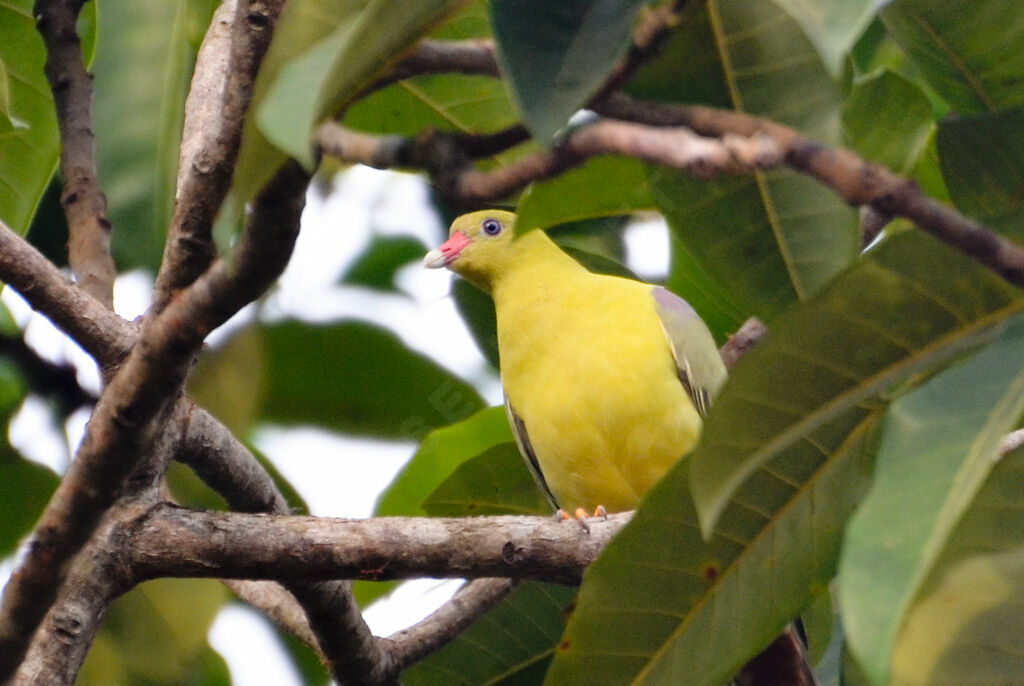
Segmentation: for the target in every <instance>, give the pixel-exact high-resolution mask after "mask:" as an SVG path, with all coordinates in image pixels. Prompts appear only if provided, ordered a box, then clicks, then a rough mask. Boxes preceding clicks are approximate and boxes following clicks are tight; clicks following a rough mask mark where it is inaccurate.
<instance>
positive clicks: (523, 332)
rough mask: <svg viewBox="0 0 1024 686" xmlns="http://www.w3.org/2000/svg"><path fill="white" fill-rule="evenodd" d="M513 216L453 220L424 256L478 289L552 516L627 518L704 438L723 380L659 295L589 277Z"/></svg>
mask: <svg viewBox="0 0 1024 686" xmlns="http://www.w3.org/2000/svg"><path fill="white" fill-rule="evenodd" d="M515 222H516V215H514V214H512V213H511V212H504V211H500V210H485V211H482V212H473V213H470V214H466V215H463V216H461V217H459V218H458V219H456V220H455V221H454V222H453V223H452V226H451V231H450V233H449V238H448V240H447V241H446V242H445V243H444V244H443V245H442V246H441V247H440V248H438V249H436V250H431V251H430V252H429V253H427V255H426V257H425V258H424V264H425V265H426V266H427V267H431V268H439V267H448V268H449V269H451V270H452V271H454V272H455V273H456V274H458V275H460V276H462V277H463V278H464V279H466V280H467V281H469V282H470V283H472V284H474V285H475V286H477V287H479V288H480V289H482V290H483V291H485V292H486V293H488V294H489V295H490V296H491V298H492V299H493V300H494V306H495V311H496V313H497V323H498V355H499V360H500V367H501V381H502V385H503V386H504V390H505V406H506V409H507V411H508V416H509V423H510V424H511V425H512V428H513V431H514V433H515V436H516V441H517V443H518V444H519V448H520V450H521V452H522V453H523V456H524V457H525V458H526V461H527V464H528V465H529V466H530V467H531V471H532V472H533V474H534V476H535V477H536V479H537V482H538V484H539V485H540V487H541V488H542V489H543V490H544V492H545V494H546V495H547V496H548V499H549V500H550V501H551V503H552V504H553V505H554V507H555V508H557V509H560V510H561V511H563V512H579V511H581V510H583V511H586V512H591V511H594V510H597V509H600V508H604V509H605V510H606V511H609V512H620V511H625V510H631V509H634V508H635V507H636V506H637V504H638V502H639V500H640V498H641V497H642V496H643V494H644V493H645V492H646V491H647V489H648V488H650V486H651V485H653V484H654V482H655V481H657V480H658V479H659V478H660V477H661V476H662V475H663V474H664V473H665V472H666V471H667V470H668V469H669V467H671V466H672V465H673V464H674V463H675V462H676V461H677V460H678V459H679V458H680V457H681V456H683V455H685V454H686V453H687V452H689V451H690V450H691V449H692V448H693V447H694V445H695V444H696V443H697V439H698V437H699V436H700V430H701V425H702V422H703V416H704V414H705V413H706V411H707V409H708V404H709V402H710V400H711V399H712V398H713V397H714V396H715V394H716V393H717V391H718V389H719V387H720V386H721V385H722V383H723V382H724V381H725V377H726V372H725V367H724V365H723V364H722V360H721V357H720V356H719V354H718V349H717V348H716V346H715V342H714V339H713V338H712V336H711V333H710V332H709V331H708V328H707V326H705V324H704V322H703V321H701V319H700V317H699V316H698V315H697V313H696V312H695V311H694V310H693V308H692V307H690V306H689V305H688V304H687V303H686V302H685V301H684V300H682V299H681V298H679V297H678V296H676V295H674V294H673V293H671V292H670V291H668V290H666V289H665V288H662V287H660V286H652V285H651V284H646V283H642V282H639V281H634V280H631V279H625V278H620V277H615V276H606V275H601V274H594V273H592V272H590V271H587V270H586V269H585V268H584V267H583V266H582V265H580V264H579V263H578V262H576V261H575V260H574V259H573V258H572V257H570V256H569V255H568V254H566V253H565V252H563V251H562V249H561V248H559V247H558V246H557V245H555V243H554V242H553V241H552V240H551V239H550V238H548V236H547V235H546V234H545V233H544V232H543V231H540V230H534V231H529V232H520V233H518V234H517V232H516V230H515Z"/></svg>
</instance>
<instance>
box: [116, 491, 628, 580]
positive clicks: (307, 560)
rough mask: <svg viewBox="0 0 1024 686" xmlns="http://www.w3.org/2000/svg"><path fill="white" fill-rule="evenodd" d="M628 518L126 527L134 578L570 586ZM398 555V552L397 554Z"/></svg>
mask: <svg viewBox="0 0 1024 686" xmlns="http://www.w3.org/2000/svg"><path fill="white" fill-rule="evenodd" d="M628 519H629V515H628V514H624V515H620V514H616V515H610V516H609V517H608V519H607V520H603V519H594V520H588V522H587V524H588V526H589V528H590V531H589V533H587V532H586V531H585V530H584V529H583V527H580V526H574V525H572V523H569V524H566V523H564V522H561V521H559V520H557V519H555V518H552V517H524V516H496V517H472V518H432V517H411V518H410V517H378V518H373V519H363V520H347V519H327V518H321V517H300V516H269V515H262V514H244V513H238V512H200V511H194V510H186V509H183V508H179V507H175V506H171V505H160V506H157V507H154V508H153V509H152V510H151V511H150V512H149V513H147V514H146V516H144V517H142V518H141V519H139V520H138V521H135V522H133V523H132V524H131V531H130V532H129V533H128V534H127V535H128V536H129V538H130V540H131V545H130V546H128V548H129V550H128V552H127V554H128V555H129V556H130V557H131V561H132V567H133V569H134V570H135V572H136V574H137V576H138V578H139V579H140V580H144V579H149V578H156V577H161V576H188V577H221V578H233V579H272V580H277V581H292V580H318V579H367V580H371V581H385V580H392V579H408V578H415V577H422V576H430V577H437V578H480V577H515V578H522V579H544V580H546V581H553V582H555V583H563V584H570V585H572V584H578V583H579V582H580V579H581V578H582V575H583V570H584V569H585V568H586V566H587V565H588V564H590V562H591V561H592V560H593V559H594V558H595V557H596V556H597V554H598V552H600V550H601V548H602V547H603V546H604V544H605V543H606V542H607V541H608V540H609V539H610V538H611V537H612V536H613V535H614V534H615V533H617V532H618V531H619V529H621V528H622V526H623V525H624V524H625V522H626V521H627V520H628ZM398 551H401V552H400V553H399V552H398Z"/></svg>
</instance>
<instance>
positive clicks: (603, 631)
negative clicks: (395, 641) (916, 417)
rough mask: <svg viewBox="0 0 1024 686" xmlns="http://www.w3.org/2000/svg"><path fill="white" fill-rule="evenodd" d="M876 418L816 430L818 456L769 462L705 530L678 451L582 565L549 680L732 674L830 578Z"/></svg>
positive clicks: (692, 679)
mask: <svg viewBox="0 0 1024 686" xmlns="http://www.w3.org/2000/svg"><path fill="white" fill-rule="evenodd" d="M713 412H714V409H712V413H713ZM874 424H875V421H874V417H870V416H869V417H868V418H867V419H866V420H865V421H861V422H860V423H859V424H858V425H857V426H856V428H855V429H854V430H853V432H852V433H850V432H849V431H847V430H846V429H847V427H837V429H834V430H832V431H831V432H830V433H829V435H828V436H819V438H821V439H822V440H821V444H820V445H821V446H822V447H821V452H816V454H815V458H816V459H803V460H801V459H793V456H786V458H787V459H785V460H777V461H776V462H774V463H773V464H772V472H771V474H770V475H769V474H768V473H763V474H761V475H760V477H761V478H759V479H757V484H756V486H754V487H751V488H749V489H745V490H744V492H743V493H741V494H738V495H737V497H736V498H735V500H734V501H733V502H732V503H730V506H729V508H728V509H727V511H726V514H725V515H724V516H723V519H722V524H721V526H720V528H719V529H718V530H716V533H715V535H714V536H713V537H712V538H711V540H709V541H705V540H704V538H702V536H701V534H700V529H699V526H698V522H697V514H696V510H695V509H694V506H693V501H692V500H691V499H690V498H689V497H688V490H689V489H688V486H687V465H686V464H685V462H686V460H685V459H684V460H683V462H681V463H680V464H678V465H676V467H674V468H673V469H672V470H671V471H670V472H669V473H668V475H667V476H666V477H665V478H664V479H662V480H661V481H659V482H658V483H657V484H656V485H655V486H654V488H652V489H651V492H650V493H649V494H648V496H647V497H646V498H645V499H644V500H643V501H642V502H641V505H640V508H639V509H638V510H637V513H636V515H635V516H634V517H633V519H632V520H631V521H630V523H629V524H628V525H627V526H626V528H625V529H624V530H623V531H622V532H621V533H620V534H619V535H618V536H616V537H615V538H614V539H613V540H612V542H611V543H610V544H609V545H608V547H607V548H606V549H605V550H604V551H603V552H602V554H601V556H600V557H599V558H598V559H597V560H596V561H595V562H594V563H593V564H592V565H591V566H590V568H589V569H588V570H587V572H586V574H585V575H584V580H583V585H582V587H581V588H580V596H579V600H578V602H577V607H576V610H575V612H574V613H573V616H572V618H571V619H570V622H569V627H568V628H567V630H566V633H565V636H564V637H563V639H562V642H561V643H560V645H559V648H558V650H557V651H556V654H555V660H554V662H553V664H552V666H551V669H550V670H549V672H548V677H547V680H546V681H545V684H548V685H550V686H555V685H556V684H591V683H600V684H605V685H608V686H614V685H616V684H649V685H653V684H664V685H665V686H668V685H670V684H678V683H681V680H685V683H686V684H687V685H688V686H718V685H719V684H722V683H726V682H728V680H729V678H730V677H732V676H733V675H734V674H735V673H736V672H737V671H738V670H739V669H740V668H741V667H742V666H743V664H744V663H745V662H746V661H747V660H748V659H749V658H751V657H753V656H754V655H756V654H757V653H758V652H760V651H761V650H762V649H763V648H764V647H765V646H767V645H768V644H769V643H770V642H771V641H772V640H773V639H774V638H775V637H776V636H777V635H778V633H779V632H780V631H781V630H782V629H783V627H784V626H785V625H786V623H787V622H789V621H790V620H792V619H793V617H795V616H796V615H797V614H798V613H799V612H800V611H801V610H802V609H803V608H805V607H806V606H807V605H809V604H810V603H811V601H812V599H813V598H814V597H815V595H818V594H821V593H822V592H825V590H826V589H827V584H828V580H829V579H830V578H831V577H832V575H833V574H834V570H835V560H836V556H837V554H838V550H839V544H840V537H841V534H842V530H843V525H844V523H845V520H846V517H847V516H848V515H849V514H850V513H851V512H852V511H853V509H854V507H855V505H856V503H857V502H858V500H859V496H860V494H861V493H862V492H863V491H864V490H866V488H867V485H868V483H869V474H870V462H871V461H870V457H871V452H870V449H869V448H870V446H871V440H870V439H871V435H872V428H873V426H874ZM819 433H824V432H819ZM799 457H802V456H799ZM794 482H796V483H800V484H801V485H800V487H799V489H798V490H795V489H794V488H793V487H791V486H789V485H786V484H791V483H794ZM787 500H788V502H787ZM608 627H615V630H614V631H609V630H608Z"/></svg>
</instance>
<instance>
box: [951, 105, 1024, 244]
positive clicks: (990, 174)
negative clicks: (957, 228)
mask: <svg viewBox="0 0 1024 686" xmlns="http://www.w3.org/2000/svg"><path fill="white" fill-rule="evenodd" d="M1021 131H1024V107H1017V108H1014V109H1011V110H1005V111H1002V112H997V113H994V114H987V115H980V116H972V117H961V118H957V119H948V120H945V121H942V122H940V124H939V131H938V136H937V138H936V141H937V145H938V153H939V162H940V164H941V166H942V176H943V178H944V179H945V181H946V185H947V186H948V187H949V195H950V197H951V198H952V199H953V202H954V203H956V206H957V207H958V208H959V209H960V210H961V211H963V212H964V213H965V214H968V215H970V216H972V217H975V218H977V219H979V220H980V221H983V222H985V223H987V224H989V225H990V226H992V227H993V228H995V229H998V230H999V231H1002V232H1004V233H1006V234H1008V235H1010V236H1011V237H1013V238H1015V239H1016V240H1018V241H1021V240H1024V194H1022V193H1021V189H1022V188H1024V141H1022V140H1021Z"/></svg>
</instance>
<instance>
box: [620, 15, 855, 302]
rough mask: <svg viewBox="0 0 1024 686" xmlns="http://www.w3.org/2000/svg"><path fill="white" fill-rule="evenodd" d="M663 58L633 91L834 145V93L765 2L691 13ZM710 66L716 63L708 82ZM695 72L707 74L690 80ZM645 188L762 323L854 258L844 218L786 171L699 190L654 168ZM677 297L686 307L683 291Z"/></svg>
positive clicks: (849, 223)
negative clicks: (752, 118)
mask: <svg viewBox="0 0 1024 686" xmlns="http://www.w3.org/2000/svg"><path fill="white" fill-rule="evenodd" d="M666 50H667V53H668V54H669V55H673V56H674V60H675V61H676V62H677V64H676V66H675V68H673V69H669V68H667V67H665V66H664V64H663V63H656V64H655V65H653V67H652V69H653V70H654V72H653V73H654V74H655V75H657V74H662V75H663V76H662V77H661V78H665V79H671V81H668V82H667V83H664V84H661V85H660V86H658V85H657V84H656V83H654V81H656V80H657V79H656V78H655V76H652V75H646V74H644V73H643V72H641V74H640V75H638V78H640V77H643V79H644V80H643V81H642V84H643V87H642V91H643V92H654V93H656V94H657V95H658V97H660V98H664V99H672V100H676V101H681V102H688V101H691V100H692V99H693V98H695V97H700V98H703V99H705V101H708V102H711V103H712V104H722V103H723V102H724V103H726V104H728V105H731V106H732V107H735V108H737V109H741V110H744V111H747V112H750V113H752V114H757V115H760V116H765V117H768V118H771V119H775V120H777V121H781V122H784V123H786V124H789V125H791V126H794V127H795V128H797V129H800V130H801V131H803V132H804V133H806V134H808V135H809V136H811V137H813V138H815V139H816V140H818V141H820V142H822V143H826V144H838V143H839V130H840V129H839V106H840V102H841V92H840V89H839V87H838V85H837V84H836V83H835V82H834V81H833V80H832V79H831V78H830V77H829V75H828V73H827V72H826V70H825V69H824V67H823V66H822V64H821V62H820V61H819V59H818V56H817V54H816V53H815V51H814V49H813V47H812V46H811V45H810V43H809V42H808V41H807V39H806V38H805V37H804V35H803V33H802V32H801V30H800V28H799V27H798V26H797V25H796V23H795V22H794V21H793V20H792V19H790V18H789V16H788V15H786V14H785V12H783V11H782V10H781V9H779V8H778V7H776V6H775V5H773V4H771V3H765V2H761V3H751V2H739V1H737V0H711V1H710V2H708V3H707V7H706V15H705V16H701V15H695V16H693V17H692V18H691V19H690V21H689V22H688V25H687V26H685V27H683V29H682V30H681V31H680V33H679V35H678V37H674V38H673V40H672V42H670V44H669V46H668V47H667V49H666ZM705 53H711V54H710V55H707V54H705ZM666 61H668V59H667V58H666ZM711 62H715V63H716V64H717V66H716V67H715V70H716V71H712V72H711V73H710V74H709V73H707V72H708V67H707V65H708V64H709V63H711ZM691 64H692V65H695V66H694V67H692V68H691V67H689V66H688V65H691ZM696 65H701V68H702V69H703V70H705V73H701V74H694V75H693V78H692V79H691V78H690V77H689V73H690V72H691V71H693V70H694V69H695V68H696ZM716 72H717V74H716ZM712 75H717V89H718V90H717V92H715V90H714V88H713V87H714V86H715V84H714V82H713V81H712ZM691 82H692V83H693V84H694V86H693V87H692V88H691V87H690V85H689V84H690V83H691ZM650 187H651V191H652V194H653V195H654V199H655V201H656V202H657V204H658V206H659V208H660V209H661V211H662V213H663V214H664V215H665V217H666V218H667V219H668V221H669V226H670V227H671V228H672V230H673V233H674V234H675V236H676V238H677V239H678V240H679V241H680V242H681V243H682V244H683V245H685V247H686V251H687V253H688V254H689V255H690V256H691V257H692V258H693V259H695V260H696V261H697V262H698V263H699V264H700V266H701V268H702V270H703V271H704V272H705V273H706V274H707V275H708V276H709V277H710V278H712V279H714V280H715V281H717V282H718V284H720V285H721V286H722V287H725V288H726V289H727V290H728V291H729V292H730V294H731V297H732V300H733V301H734V302H735V303H736V304H737V305H738V307H739V308H740V309H741V311H742V312H743V313H745V314H747V315H750V314H756V315H758V316H760V317H761V318H763V319H771V318H772V317H774V316H776V315H777V314H779V313H780V312H782V311H783V310H785V309H786V308H787V307H788V306H789V305H791V304H792V303H794V302H795V301H796V300H798V299H801V298H806V297H808V296H810V295H812V294H814V293H815V292H817V291H818V290H819V289H820V288H821V287H822V286H823V285H824V284H825V283H827V282H828V281H829V279H831V278H832V277H833V276H834V275H835V274H836V273H837V272H838V271H839V270H841V269H842V268H843V267H845V266H846V265H848V264H849V263H850V261H851V260H852V259H854V257H855V256H856V254H857V226H856V217H855V215H854V213H853V211H852V210H851V209H850V208H849V207H847V206H846V205H845V204H844V203H843V202H842V201H841V200H840V199H839V198H837V197H836V196H835V195H834V194H832V193H831V192H830V191H828V190H826V189H824V188H823V187H821V186H819V185H818V184H816V183H815V182H814V181H812V180H810V179H808V178H807V177H803V176H799V175H797V174H796V173H795V172H790V171H785V170H775V171H771V172H765V173H758V174H755V175H753V176H743V177H729V178H724V179H722V180H720V181H716V182H713V183H708V182H706V181H702V180H698V179H695V178H693V177H692V176H690V175H689V174H686V173H684V172H682V171H677V170H665V169H658V170H656V171H654V172H653V173H652V175H651V179H650ZM680 294H681V295H683V297H685V298H687V299H693V298H692V294H691V293H690V292H685V291H684V292H681V293H680Z"/></svg>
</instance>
